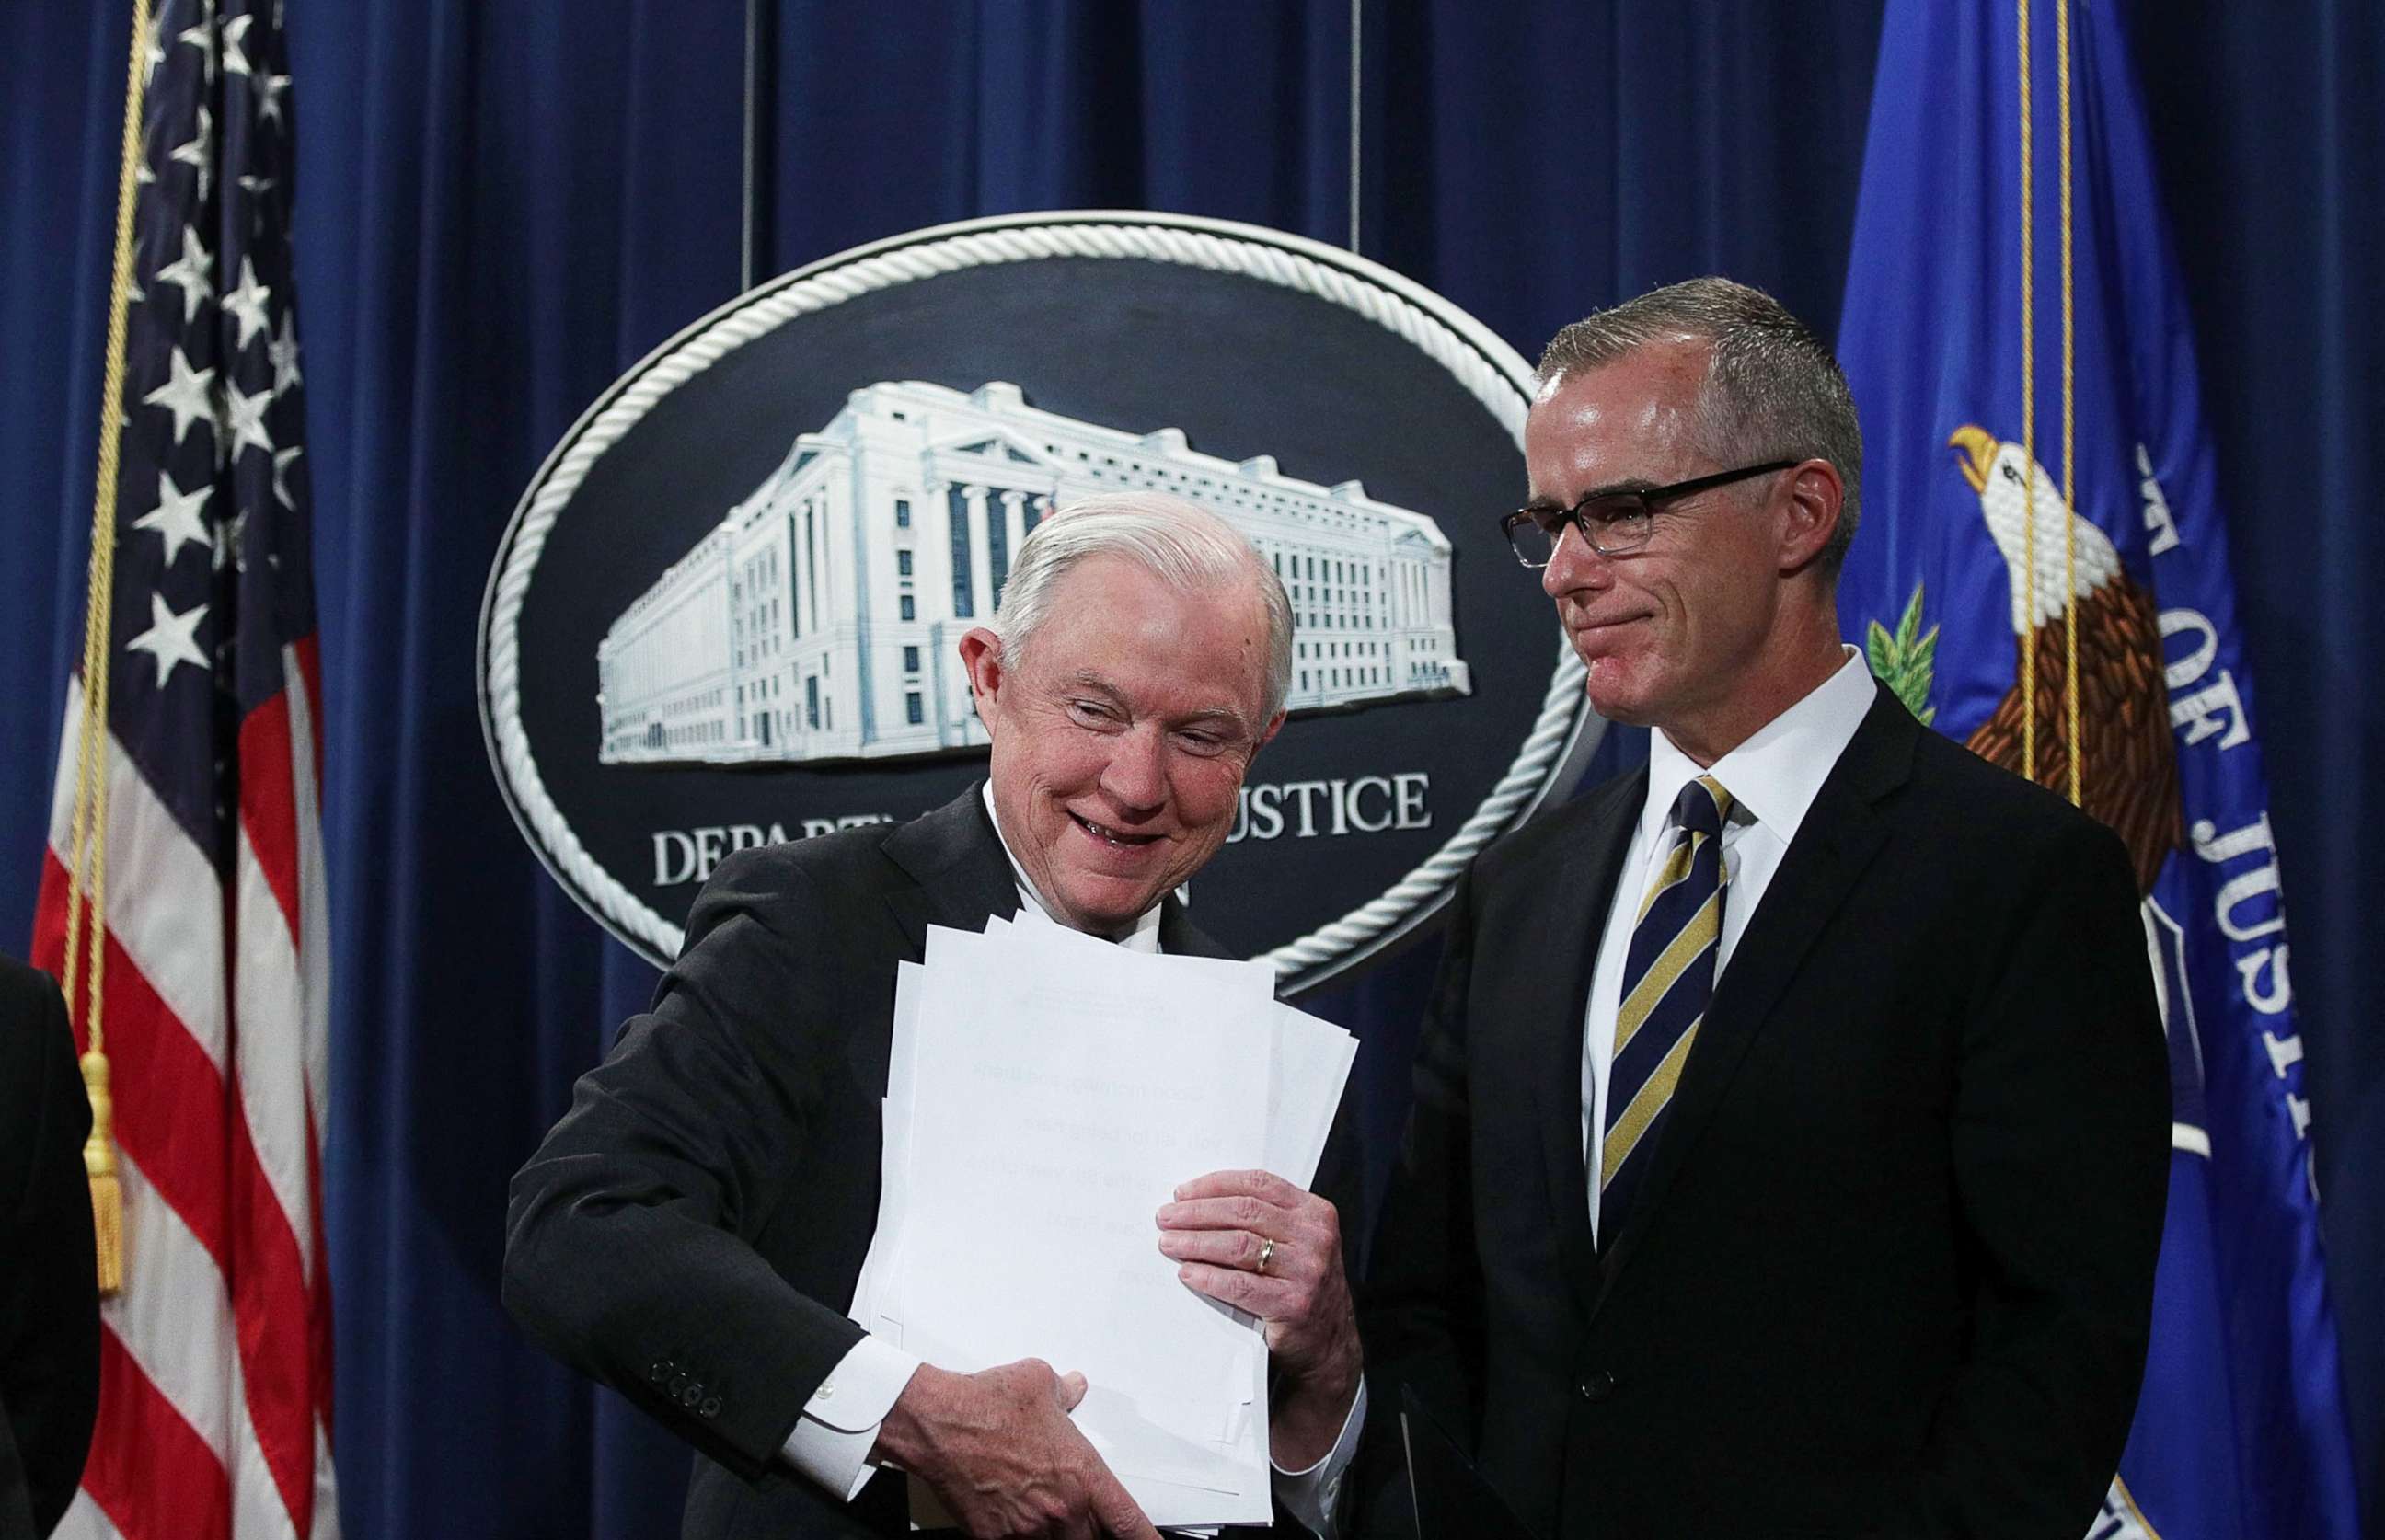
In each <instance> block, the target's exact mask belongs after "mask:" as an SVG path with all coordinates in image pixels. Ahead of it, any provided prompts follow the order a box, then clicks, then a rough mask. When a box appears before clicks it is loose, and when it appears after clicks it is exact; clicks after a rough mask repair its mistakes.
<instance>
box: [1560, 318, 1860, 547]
mask: <svg viewBox="0 0 2385 1540" xmlns="http://www.w3.org/2000/svg"><path fill="white" fill-rule="evenodd" d="M1682 336H1689V337H1697V338H1704V340H1705V341H1706V342H1708V343H1710V344H1711V353H1710V354H1709V356H1708V359H1707V362H1706V378H1705V383H1704V388H1703V389H1702V390H1701V391H1700V392H1699V397H1698V420H1697V427H1696V429H1695V435H1696V441H1697V446H1698V448H1699V449H1701V450H1702V451H1704V453H1706V454H1707V455H1708V456H1709V457H1710V458H1712V459H1713V460H1714V461H1715V463H1716V464H1717V466H1720V467H1721V468H1723V469H1726V470H1728V469H1730V468H1732V467H1733V466H1737V465H1739V464H1741V463H1742V462H1750V461H1753V462H1762V461H1765V460H1828V461H1829V463H1830V464H1831V466H1833V467H1835V468H1836V469H1837V471H1838V473H1839V480H1840V481H1841V482H1842V483H1843V485H1844V487H1845V497H1844V499H1843V500H1842V502H1841V503H1840V504H1839V525H1838V528H1837V529H1835V530H1834V531H1832V532H1831V535H1830V541H1829V544H1828V545H1826V546H1824V547H1823V548H1822V552H1821V555H1820V558H1819V565H1820V568H1821V571H1822V575H1823V576H1824V577H1826V578H1835V577H1837V576H1838V571H1839V567H1840V566H1841V565H1842V564H1843V563H1844V562H1845V561H1846V557H1847V546H1848V544H1849V542H1851V541H1852V540H1854V538H1855V522H1856V520H1857V518H1858V517H1859V516H1860V515H1861V513H1862V508H1863V428H1862V427H1861V425H1860V424H1858V422H1857V421H1856V419H1855V403H1854V396H1853V395H1851V394H1849V393H1848V391H1847V377H1846V376H1845V374H1843V373H1842V372H1841V370H1840V368H1839V361H1838V360H1837V359H1836V358H1834V357H1832V356H1831V355H1830V350H1829V348H1827V347H1825V346H1823V344H1822V341H1821V339H1820V338H1818V337H1817V336H1815V335H1814V332H1813V329H1811V328H1809V327H1807V326H1806V325H1805V323H1804V322H1803V321H1801V320H1799V319H1798V318H1797V317H1794V316H1792V315H1791V314H1789V312H1788V310H1787V309H1786V308H1785V307H1783V306H1782V304H1780V302H1779V300H1776V299H1774V298H1773V297H1772V296H1771V295H1769V294H1767V293H1766V292H1763V291H1762V290H1760V289H1751V288H1749V287H1748V286H1747V285H1746V284H1744V283H1734V282H1732V281H1731V280H1730V279H1727V278H1693V279H1690V280H1689V281H1688V282H1686V283H1675V284H1670V285H1667V287H1665V288H1662V289H1652V290H1650V291H1649V292H1646V293H1644V294H1642V295H1640V296H1639V297H1638V298H1636V299H1629V300H1625V301H1624V302H1623V303H1622V304H1617V305H1615V306H1612V307H1611V308H1609V309H1605V310H1599V311H1593V312H1592V314H1591V315H1590V316H1588V317H1584V318H1583V319H1581V320H1579V321H1576V322H1574V323H1573V324H1572V325H1571V326H1568V327H1567V328H1565V329H1563V330H1561V331H1559V332H1558V333H1557V334H1556V335H1555V337H1552V338H1550V339H1549V345H1548V347H1547V349H1546V350H1544V351H1543V352H1542V354H1541V367H1540V378H1541V380H1542V383H1543V384H1545V383H1546V382H1548V381H1549V380H1551V379H1555V378H1556V377H1557V376H1558V375H1561V374H1571V373H1573V372H1575V371H1576V370H1580V369H1590V368H1596V367H1598V366H1601V365H1605V364H1612V363H1615V362H1617V361H1618V360H1620V359H1621V358H1623V357H1624V356H1626V355H1627V354H1632V353H1636V352H1638V351H1639V350H1640V349H1641V348H1643V347H1646V346H1648V345H1650V344H1651V343H1655V342H1671V341H1673V340H1674V339H1676V338H1679V337H1682Z"/></svg>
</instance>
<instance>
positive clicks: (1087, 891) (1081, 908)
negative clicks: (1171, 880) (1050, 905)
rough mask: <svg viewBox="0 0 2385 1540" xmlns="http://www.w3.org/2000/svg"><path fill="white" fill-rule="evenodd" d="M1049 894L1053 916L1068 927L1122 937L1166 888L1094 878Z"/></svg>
mask: <svg viewBox="0 0 2385 1540" xmlns="http://www.w3.org/2000/svg"><path fill="white" fill-rule="evenodd" d="M1059 888H1060V890H1059V891H1058V892H1057V893H1055V895H1053V899H1054V902H1055V907H1057V909H1058V910H1059V912H1060V913H1059V915H1058V916H1057V917H1058V918H1059V919H1061V920H1062V921H1063V922H1065V923H1066V924H1067V925H1070V926H1071V927H1073V928H1075V929H1078V930H1081V931H1084V932H1086V933H1087V934H1089V935H1093V936H1123V935H1125V934H1126V933H1127V932H1128V931H1130V930H1132V929H1133V928H1134V925H1135V922H1136V921H1138V920H1140V919H1142V918H1143V915H1144V914H1145V913H1148V912H1149V910H1150V909H1151V906H1152V905H1153V904H1155V903H1157V902H1158V901H1159V900H1160V898H1161V896H1162V895H1163V894H1165V893H1166V892H1167V891H1168V889H1167V888H1150V887H1147V886H1145V885H1143V884H1139V883H1138V884H1132V885H1130V884H1127V883H1122V882H1114V881H1105V880H1102V879H1100V878H1098V877H1096V878H1093V879H1091V880H1080V881H1077V882H1063V883H1061V884H1060V885H1059Z"/></svg>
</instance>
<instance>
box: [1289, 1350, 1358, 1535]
mask: <svg viewBox="0 0 2385 1540" xmlns="http://www.w3.org/2000/svg"><path fill="white" fill-rule="evenodd" d="M1366 1424H1367V1382H1366V1380H1365V1379H1364V1378H1361V1379H1360V1380H1359V1381H1358V1394H1357V1395H1356V1396H1355V1397H1353V1398H1352V1399H1351V1402H1350V1415H1349V1416H1347V1417H1345V1418H1343V1419H1342V1436H1341V1437H1339V1438H1337V1439H1335V1440H1334V1441H1333V1447H1331V1448H1330V1449H1328V1450H1327V1451H1325V1458H1324V1459H1320V1460H1318V1461H1317V1463H1316V1464H1314V1465H1312V1466H1310V1467H1309V1468H1308V1469H1307V1470H1305V1471H1287V1470H1285V1469H1284V1468H1283V1467H1282V1466H1280V1465H1278V1464H1276V1463H1275V1460H1274V1459H1273V1458H1272V1457H1270V1458H1269V1459H1268V1460H1267V1465H1268V1467H1269V1468H1270V1469H1271V1470H1272V1472H1273V1473H1274V1475H1273V1480H1274V1484H1275V1496H1276V1500H1277V1501H1278V1502H1280V1503H1281V1504H1283V1508H1284V1511H1285V1512H1287V1513H1289V1514H1291V1515H1292V1517H1293V1518H1295V1519H1297V1520H1299V1521H1300V1522H1301V1524H1302V1525H1303V1526H1304V1527H1305V1528H1306V1529H1307V1531H1308V1532H1309V1533H1310V1534H1314V1535H1316V1536H1317V1540H1341V1531H1340V1529H1339V1528H1338V1527H1337V1526H1336V1524H1335V1523H1334V1521H1333V1511H1334V1509H1336V1508H1338V1507H1340V1506H1341V1501H1342V1477H1344V1476H1346V1475H1348V1474H1349V1473H1350V1461H1351V1460H1352V1459H1355V1458H1356V1456H1357V1453H1358V1433H1359V1430H1360V1429H1362V1428H1364V1427H1365V1426H1366Z"/></svg>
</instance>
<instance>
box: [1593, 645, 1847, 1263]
mask: <svg viewBox="0 0 2385 1540" xmlns="http://www.w3.org/2000/svg"><path fill="white" fill-rule="evenodd" d="M1875 693H1876V692H1875V690H1874V688H1873V685H1872V680H1871V670H1870V669H1869V668H1867V666H1866V665H1865V664H1864V661H1863V657H1862V655H1861V654H1860V653H1858V652H1855V650H1854V648H1852V647H1850V648H1848V649H1847V661H1846V662H1845V663H1844V664H1842V665H1841V666H1840V668H1839V671H1838V672H1837V673H1835V674H1833V675H1831V676H1830V677H1829V678H1828V679H1825V680H1824V681H1822V683H1820V684H1819V685H1817V686H1816V687H1815V688H1814V689H1812V690H1810V691H1808V692H1807V693H1806V695H1805V697H1804V699H1803V700H1801V701H1799V702H1797V703H1796V704H1795V705H1793V706H1791V707H1790V708H1789V709H1788V710H1787V711H1784V712H1782V713H1781V714H1779V715H1778V716H1776V717H1774V718H1773V719H1772V720H1771V721H1769V722H1767V723H1766V724H1765V725H1764V726H1763V727H1759V728H1757V729H1756V731H1755V732H1754V735H1753V736H1751V737H1750V738H1749V739H1747V740H1746V741H1745V742H1743V743H1742V744H1741V745H1740V746H1739V747H1738V748H1736V749H1733V750H1732V751H1730V752H1729V753H1727V754H1725V755H1723V756H1722V758H1720V759H1718V760H1717V761H1715V762H1714V764H1711V765H1708V766H1706V767H1704V769H1701V768H1700V767H1699V765H1698V763H1697V762H1696V761H1695V760H1693V759H1692V758H1690V756H1689V755H1687V754H1685V753H1683V752H1681V751H1680V750H1679V749H1677V748H1675V747H1674V746H1673V741H1672V739H1668V738H1667V737H1666V736H1665V734H1664V732H1663V731H1662V729H1659V730H1657V731H1655V732H1652V733H1650V734H1649V735H1648V800H1647V801H1645V802H1644V803H1642V805H1641V809H1640V822H1639V823H1638V824H1637V825H1636V826H1634V827H1633V829H1632V834H1631V843H1630V846H1629V847H1628V848H1627V849H1626V850H1625V851H1624V855H1623V875H1622V876H1621V877H1620V878H1619V879H1618V880H1617V882H1616V884H1615V898H1614V900H1613V901H1612V902H1611V903H1610V904H1609V905H1608V906H1607V911H1606V928H1605V931H1604V932H1603V933H1602V935H1601V938H1600V940H1599V943H1598V962H1597V964H1596V966H1595V967H1594V968H1593V969H1592V972H1591V975H1590V1000H1589V1003H1588V1005H1587V1007H1586V1008H1585V1010H1586V1015H1585V1018H1584V1020H1583V1023H1582V1034H1581V1138H1582V1159H1583V1160H1584V1161H1588V1160H1589V1158H1590V1150H1591V1148H1592V1143H1593V1141H1595V1140H1597V1139H1599V1138H1600V1137H1601V1132H1600V1131H1601V1130H1604V1129H1605V1126H1606V1087H1607V1082H1608V1078H1609V1076H1608V1074H1607V1066H1608V1064H1609V1063H1610V1062H1612V1061H1613V1059H1614V1057H1615V1016H1616V1012H1617V1011H1619V1010H1621V1009H1622V1000H1623V967H1624V963H1625V960H1626V958H1627V956H1628V955H1629V954H1630V950H1631V927H1632V925H1633V923H1634V922H1635V921H1636V920H1637V919H1638V918H1639V914H1640V901H1641V900H1642V898H1644V897H1645V896H1646V895H1647V892H1648V888H1649V885H1650V884H1652V883H1653V882H1655V878H1656V871H1657V868H1659V867H1660V866H1662V865H1663V864H1664V862H1665V857H1666V854H1667V851H1669V849H1670V847H1671V845H1672V827H1673V804H1674V803H1675V802H1676V801H1679V798H1680V795H1681V789H1682V788H1683V787H1685V786H1687V785H1689V784H1690V783H1691V782H1692V781H1693V780H1696V779H1697V778H1698V777H1699V776H1713V777H1714V778H1715V779H1716V780H1717V781H1718V782H1720V783H1721V785H1722V789H1724V790H1726V791H1728V792H1729V793H1730V800H1731V808H1730V817H1729V819H1728V820H1727V821H1726V822H1725V823H1724V825H1723V830H1722V861H1723V871H1724V874H1725V876H1726V879H1727V886H1726V887H1725V888H1724V889H1723V900H1722V937H1721V938H1720V940H1719V941H1717V944H1716V948H1715V977H1716V978H1717V980H1719V979H1720V978H1721V977H1722V971H1723V970H1724V969H1725V968H1727V967H1729V966H1730V954H1731V952H1732V950H1733V949H1735V948H1736V947H1737V946H1738V945H1739V938H1741V937H1742V936H1744V935H1746V934H1747V922H1748V921H1749V919H1750V918H1752V917H1753V916H1754V913H1755V909H1756V906H1757V905H1758V904H1760V903H1762V902H1763V901H1764V893H1765V889H1767V888H1769V887H1771V885H1772V875H1773V874H1774V873H1775V872H1778V871H1779V869H1780V858H1781V857H1783V856H1785V855H1787V854H1788V853H1789V842H1790V841H1791V840H1792V839H1794V838H1797V829H1798V827H1799V826H1800V825H1802V824H1804V821H1805V813H1806V811H1807V810H1808V809H1810V808H1812V807H1813V805H1814V798H1815V797H1816V795H1817V794H1818V793H1819V792H1820V791H1821V789H1822V782H1823V781H1825V780H1827V779H1828V778H1829V774H1830V771H1831V770H1832V768H1834V767H1835V766H1836V765H1837V764H1838V763H1839V756H1840V755H1841V754H1843V753H1844V752H1846V748H1847V745H1848V744H1849V743H1850V742H1852V741H1854V736H1855V729H1856V728H1857V727H1862V726H1863V719H1864V714H1865V713H1866V712H1867V711H1869V710H1871V703H1872V699H1873V696H1874V694H1875ZM1692 1051H1693V1052H1694V1051H1695V1050H1694V1049H1692ZM1590 1228H1591V1233H1592V1235H1596V1234H1597V1233H1598V1183H1597V1182H1596V1181H1594V1180H1593V1181H1592V1183H1591V1184H1590Z"/></svg>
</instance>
